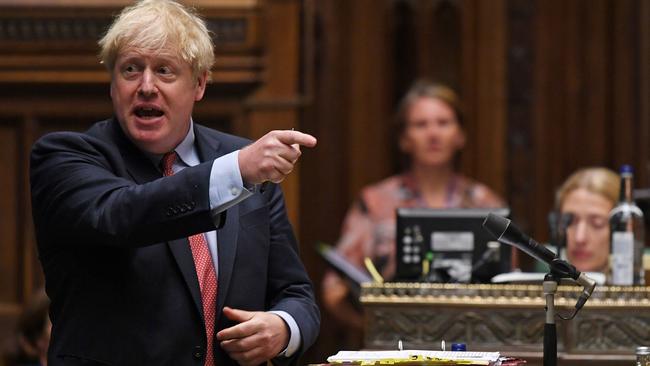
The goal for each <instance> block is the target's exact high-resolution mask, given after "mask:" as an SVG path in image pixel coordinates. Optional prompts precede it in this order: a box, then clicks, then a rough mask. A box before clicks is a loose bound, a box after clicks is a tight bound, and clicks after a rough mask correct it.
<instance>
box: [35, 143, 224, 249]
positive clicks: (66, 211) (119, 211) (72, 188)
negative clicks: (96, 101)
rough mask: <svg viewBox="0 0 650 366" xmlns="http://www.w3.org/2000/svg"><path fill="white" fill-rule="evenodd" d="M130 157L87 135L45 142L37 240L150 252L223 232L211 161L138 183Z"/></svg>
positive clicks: (39, 163) (38, 152)
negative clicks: (213, 200)
mask: <svg viewBox="0 0 650 366" xmlns="http://www.w3.org/2000/svg"><path fill="white" fill-rule="evenodd" d="M123 159H124V158H123V157H122V156H121V155H120V152H119V151H118V150H117V148H116V147H115V146H112V145H111V144H109V143H107V142H104V141H102V140H99V139H97V138H94V137H92V136H89V135H85V134H81V133H72V132H60V133H53V134H49V135H46V136H44V137H43V138H41V139H40V140H39V141H37V142H36V143H35V145H34V147H33V149H32V154H31V161H30V162H31V166H30V179H31V191H32V211H33V216H34V223H35V227H36V233H37V236H38V237H39V238H41V237H44V236H46V237H47V242H48V243H52V242H56V243H60V244H61V245H68V244H70V245H78V244H81V243H83V245H95V244H96V245H117V246H145V245H150V244H154V243H159V242H161V241H165V240H172V239H177V238H181V237H185V236H188V235H191V234H195V233H198V232H204V231H210V230H214V229H215V225H214V221H213V218H212V216H211V215H210V208H209V198H208V184H209V175H210V168H211V163H203V164H200V165H198V166H196V167H192V168H188V169H184V170H183V171H182V172H180V173H179V174H176V175H174V176H171V177H164V178H163V177H160V178H157V179H155V178H154V179H153V180H151V181H149V182H146V183H142V184H137V183H135V182H134V180H133V178H132V177H131V176H130V175H129V172H128V171H127V169H126V165H125V163H124V160H123ZM152 169H154V168H153V167H152Z"/></svg>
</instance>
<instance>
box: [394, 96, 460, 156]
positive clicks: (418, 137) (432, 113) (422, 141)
mask: <svg viewBox="0 0 650 366" xmlns="http://www.w3.org/2000/svg"><path fill="white" fill-rule="evenodd" d="M464 145H465V134H464V133H463V130H462V128H461V127H460V124H459V122H458V120H457V118H456V113H454V110H453V109H452V108H451V107H450V106H449V105H447V104H446V103H445V102H443V101H441V100H439V99H435V98H429V97H421V98H419V99H417V100H416V101H415V102H414V103H413V104H411V106H410V108H409V109H408V111H407V113H406V126H405V127H404V132H403V133H402V136H401V137H400V148H401V149H402V151H403V152H404V153H406V154H408V155H410V157H411V160H412V162H413V164H414V165H423V166H432V167H435V166H441V165H448V164H451V163H452V162H453V159H454V156H455V154H456V152H457V151H458V150H460V149H461V148H463V146H464Z"/></svg>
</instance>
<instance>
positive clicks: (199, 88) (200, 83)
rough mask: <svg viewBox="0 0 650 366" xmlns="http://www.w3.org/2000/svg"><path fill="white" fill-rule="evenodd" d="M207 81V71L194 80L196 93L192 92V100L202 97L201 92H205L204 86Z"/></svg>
mask: <svg viewBox="0 0 650 366" xmlns="http://www.w3.org/2000/svg"><path fill="white" fill-rule="evenodd" d="M207 83H208V72H207V71H204V72H203V73H201V75H199V77H198V78H197V80H196V93H195V94H194V100H195V101H197V102H198V101H199V100H201V99H203V94H204V93H205V86H206V84H207Z"/></svg>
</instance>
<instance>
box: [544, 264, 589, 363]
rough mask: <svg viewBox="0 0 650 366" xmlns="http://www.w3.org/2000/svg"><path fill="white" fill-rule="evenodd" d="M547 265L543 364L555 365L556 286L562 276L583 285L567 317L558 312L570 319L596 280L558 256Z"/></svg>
mask: <svg viewBox="0 0 650 366" xmlns="http://www.w3.org/2000/svg"><path fill="white" fill-rule="evenodd" d="M549 267H550V271H549V272H548V273H547V274H546V276H544V282H543V283H542V291H543V293H544V298H545V299H546V306H544V311H545V312H546V320H545V322H544V351H543V352H544V356H543V357H544V363H543V365H544V366H557V328H556V324H555V315H556V311H555V293H556V292H557V287H558V285H559V284H560V281H561V280H562V279H563V278H570V279H573V280H575V282H576V283H577V284H579V285H582V287H583V289H582V294H581V295H580V297H579V298H578V301H577V302H576V305H575V309H574V311H573V314H572V315H571V316H569V317H563V316H562V315H560V314H558V315H559V316H560V318H562V319H564V320H571V319H573V317H575V316H576V314H577V313H578V311H580V309H582V307H583V306H584V305H585V303H586V302H587V299H589V297H590V296H591V294H592V292H593V291H594V288H595V287H596V282H595V281H594V280H592V279H591V278H589V277H587V276H586V275H585V274H584V273H581V272H580V271H578V270H577V269H576V268H575V267H574V266H573V265H571V264H569V262H567V261H564V260H562V259H559V258H555V259H553V260H552V261H551V262H550V263H549Z"/></svg>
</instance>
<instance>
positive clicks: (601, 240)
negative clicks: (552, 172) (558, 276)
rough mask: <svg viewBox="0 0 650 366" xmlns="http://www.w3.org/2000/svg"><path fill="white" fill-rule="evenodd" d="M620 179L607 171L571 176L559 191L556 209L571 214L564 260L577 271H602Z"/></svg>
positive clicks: (590, 170)
mask: <svg viewBox="0 0 650 366" xmlns="http://www.w3.org/2000/svg"><path fill="white" fill-rule="evenodd" d="M619 186H620V180H619V176H618V175H617V174H616V173H614V172H613V171H611V170H609V169H606V168H585V169H581V170H578V171H577V172H575V173H573V174H572V175H571V176H569V178H567V180H566V181H565V182H564V183H563V184H562V186H561V187H560V188H559V189H558V191H557V194H556V208H557V210H558V211H559V212H560V213H561V214H571V217H572V219H571V221H570V223H569V225H568V227H567V229H566V238H567V244H566V247H567V248H566V249H567V259H568V260H569V262H570V263H571V264H573V265H574V266H575V267H576V268H577V269H578V270H579V271H588V272H605V270H606V269H607V263H608V258H609V241H610V238H609V236H610V231H609V211H610V210H611V209H612V208H613V207H614V205H615V204H616V201H617V200H618V194H619Z"/></svg>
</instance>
